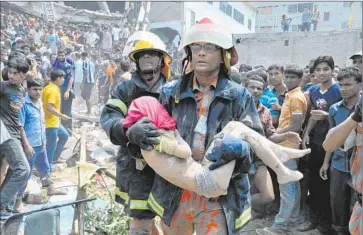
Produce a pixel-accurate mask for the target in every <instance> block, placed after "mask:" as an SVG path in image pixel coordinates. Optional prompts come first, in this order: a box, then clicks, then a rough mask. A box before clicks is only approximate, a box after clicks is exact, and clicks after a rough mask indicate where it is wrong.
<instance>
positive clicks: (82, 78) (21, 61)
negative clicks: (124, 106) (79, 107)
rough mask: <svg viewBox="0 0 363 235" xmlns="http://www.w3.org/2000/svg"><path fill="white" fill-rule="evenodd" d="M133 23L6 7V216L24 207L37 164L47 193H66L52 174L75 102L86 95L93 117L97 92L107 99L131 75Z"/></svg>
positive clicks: (2, 205)
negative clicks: (75, 20) (126, 53)
mask: <svg viewBox="0 0 363 235" xmlns="http://www.w3.org/2000/svg"><path fill="white" fill-rule="evenodd" d="M132 27H133V25H131V24H128V23H123V21H120V24H111V25H98V24H95V23H89V24H87V25H75V24H71V23H67V22H62V21H59V22H46V21H45V20H44V19H42V18H38V17H35V16H32V15H27V14H25V13H22V12H14V11H10V10H8V9H3V8H1V49H0V50H1V60H0V61H1V74H0V79H1V87H0V96H1V104H0V105H1V110H2V111H1V115H0V116H1V123H2V125H4V128H2V129H1V135H2V138H1V148H2V150H1V156H2V157H1V175H0V182H1V183H2V182H3V183H2V184H1V185H2V186H1V201H0V210H1V211H0V216H1V218H7V217H8V216H9V215H10V214H11V213H12V212H19V211H24V210H25V209H26V208H24V206H23V204H22V203H21V202H22V198H23V196H24V191H25V187H26V183H27V181H28V179H29V177H30V172H31V170H32V168H33V167H35V168H36V169H37V171H38V176H39V177H40V180H41V183H42V186H43V187H47V188H48V195H55V194H66V191H65V190H64V189H55V188H54V187H53V183H52V181H51V172H52V171H53V168H54V165H53V163H63V162H64V160H62V159H61V158H60V156H61V154H62V151H63V149H64V146H65V144H66V143H67V141H68V138H69V136H70V135H71V133H72V127H73V124H72V105H73V101H74V99H75V98H76V97H79V98H82V99H83V100H84V101H85V103H86V106H87V113H85V114H87V115H90V114H91V112H92V105H94V104H95V103H92V102H91V95H92V94H97V92H95V90H96V91H97V90H98V95H99V99H98V102H99V103H101V104H102V103H105V102H107V100H108V98H109V96H110V90H112V89H113V88H114V87H115V85H116V84H117V83H118V82H121V81H122V80H126V79H130V78H131V73H130V71H131V68H130V66H132V65H131V64H130V61H129V60H128V59H127V58H125V57H123V56H122V51H123V48H124V45H125V42H126V41H127V39H128V38H129V37H130V34H131V33H132ZM96 84H97V87H96ZM96 88H97V89H96ZM96 102H97V101H96ZM22 149H23V150H22ZM3 156H4V157H3Z"/></svg>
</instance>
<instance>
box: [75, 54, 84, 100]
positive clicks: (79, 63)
mask: <svg viewBox="0 0 363 235" xmlns="http://www.w3.org/2000/svg"><path fill="white" fill-rule="evenodd" d="M75 57H76V60H75V61H74V67H75V72H74V89H75V90H76V97H81V84H82V81H83V60H82V58H81V54H80V53H78V52H76V53H75Z"/></svg>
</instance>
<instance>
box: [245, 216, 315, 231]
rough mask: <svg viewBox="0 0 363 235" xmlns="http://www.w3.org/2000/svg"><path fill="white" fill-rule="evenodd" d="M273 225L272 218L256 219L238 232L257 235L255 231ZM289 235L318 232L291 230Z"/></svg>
mask: <svg viewBox="0 0 363 235" xmlns="http://www.w3.org/2000/svg"><path fill="white" fill-rule="evenodd" d="M272 223H273V218H268V219H257V220H253V221H250V222H249V223H248V224H247V226H246V227H245V228H244V229H243V230H242V231H241V232H240V235H257V233H256V229H262V228H265V227H268V226H271V225H272ZM289 234H290V235H320V232H319V231H318V230H313V231H310V232H304V233H301V232H298V231H296V228H292V230H291V232H290V233H289Z"/></svg>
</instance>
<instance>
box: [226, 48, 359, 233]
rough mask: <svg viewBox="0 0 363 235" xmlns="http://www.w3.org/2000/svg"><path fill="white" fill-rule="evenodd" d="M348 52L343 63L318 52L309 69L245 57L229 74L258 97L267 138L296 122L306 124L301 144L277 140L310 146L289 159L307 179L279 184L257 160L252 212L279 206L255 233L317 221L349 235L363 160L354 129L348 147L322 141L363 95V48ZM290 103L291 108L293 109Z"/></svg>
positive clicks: (283, 230) (302, 227)
mask: <svg viewBox="0 0 363 235" xmlns="http://www.w3.org/2000/svg"><path fill="white" fill-rule="evenodd" d="M350 59H351V60H352V63H353V66H352V67H346V68H341V67H339V66H338V65H336V64H335V63H334V60H333V58H332V57H331V56H319V57H318V58H316V59H313V60H311V61H310V63H309V65H307V66H306V67H305V68H300V67H299V66H296V65H287V66H282V65H278V64H275V65H270V66H269V67H268V68H264V67H263V66H256V67H254V68H252V66H249V65H246V64H242V65H241V66H240V67H239V70H237V69H235V70H234V71H232V74H231V78H232V79H233V80H234V81H235V82H237V83H240V84H242V85H243V86H245V87H246V88H247V89H248V90H249V92H250V93H251V94H253V96H254V97H255V98H256V106H257V110H258V112H259V115H260V120H261V122H262V124H263V127H264V130H265V134H266V137H268V138H269V139H270V136H272V135H273V133H279V132H282V130H286V128H290V127H291V128H293V127H294V126H295V127H296V130H297V132H299V130H300V126H301V125H302V130H303V131H302V132H301V133H300V134H301V139H302V141H301V145H300V146H299V145H297V146H290V145H284V144H283V143H280V144H281V145H282V146H287V147H294V148H310V149H311V154H310V155H309V156H306V157H304V158H302V159H299V161H296V160H293V159H291V160H289V161H288V162H287V163H286V166H287V167H288V168H290V169H291V170H299V171H301V172H302V173H303V175H304V178H303V179H302V180H301V181H300V182H297V183H296V182H293V183H288V184H284V185H279V184H278V183H277V181H276V175H275V173H274V172H273V171H272V170H271V169H269V168H268V167H266V166H265V165H264V164H263V163H262V162H260V161H257V162H256V163H255V169H254V172H253V173H251V174H250V179H251V185H252V191H251V193H252V198H251V199H252V200H251V202H252V210H253V217H254V218H260V217H264V216H265V215H266V214H271V213H272V214H273V213H277V214H276V216H275V220H274V224H273V225H272V226H271V227H268V228H264V229H261V230H257V233H258V234H285V233H286V232H287V231H288V230H289V228H292V227H298V230H299V231H302V232H303V231H310V230H313V229H315V228H317V229H318V230H319V231H320V232H321V234H350V233H349V230H348V224H349V219H350V216H351V213H352V208H353V205H354V204H352V202H353V203H356V201H357V200H356V196H355V194H357V192H356V193H354V190H352V187H351V180H352V176H351V174H352V175H353V177H356V178H357V177H358V184H357V185H359V182H360V184H361V183H362V178H359V176H358V175H357V173H356V172H357V171H359V168H357V167H358V166H357V164H353V163H352V161H353V159H358V157H355V155H356V154H358V153H356V152H355V150H354V149H355V147H354V146H355V137H356V135H357V134H356V132H355V131H353V132H354V133H353V132H352V136H350V137H349V138H348V140H347V141H346V143H345V144H344V146H341V148H339V149H338V150H336V151H334V152H325V151H324V148H323V142H324V140H325V138H326V136H327V134H328V132H329V130H330V129H332V128H334V127H336V126H337V125H339V124H341V123H342V122H344V121H345V120H347V119H348V118H350V116H351V114H352V113H353V112H354V108H355V106H356V105H357V104H358V102H359V100H361V91H360V86H361V83H362V74H361V72H360V71H363V64H362V52H361V51H360V52H357V53H355V54H353V55H352V56H351V57H350ZM361 105H362V104H361V103H360V106H361ZM287 110H290V111H291V110H293V115H292V116H290V114H289V112H288V111H287ZM294 115H296V116H294ZM287 120H289V121H288V122H287ZM291 130H292V129H291ZM296 130H293V131H296ZM271 141H272V138H271ZM357 143H358V142H357ZM357 156H358V155H357ZM352 167H354V168H355V169H354V170H352V169H351V168H352ZM358 201H359V199H358ZM360 202H361V196H360ZM276 209H277V210H276ZM358 213H359V212H358ZM358 234H359V233H358Z"/></svg>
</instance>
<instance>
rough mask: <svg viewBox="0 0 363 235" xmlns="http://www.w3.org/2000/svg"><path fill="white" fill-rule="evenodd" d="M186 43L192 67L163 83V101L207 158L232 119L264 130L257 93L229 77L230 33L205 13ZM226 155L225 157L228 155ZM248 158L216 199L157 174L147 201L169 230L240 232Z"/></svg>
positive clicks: (195, 153) (195, 152)
mask: <svg viewBox="0 0 363 235" xmlns="http://www.w3.org/2000/svg"><path fill="white" fill-rule="evenodd" d="M181 47H182V48H183V49H184V50H185V52H186V55H187V57H186V59H185V61H186V62H187V63H188V64H189V66H185V67H184V73H183V76H182V78H181V79H177V80H175V81H172V82H170V83H168V84H166V85H164V86H163V88H162V91H161V93H160V101H161V103H162V104H163V105H164V106H165V108H166V110H168V111H169V113H170V114H171V115H172V116H173V117H174V118H175V120H176V123H177V128H178V130H179V132H180V135H181V137H182V138H183V139H184V140H185V141H186V142H187V143H188V144H189V146H191V148H192V157H193V159H194V160H195V161H201V160H202V159H203V157H204V154H205V151H206V149H207V148H208V147H209V145H210V144H211V142H212V141H213V138H214V136H215V135H216V134H218V133H219V132H220V131H221V130H222V129H223V128H224V126H225V125H226V124H227V123H228V122H229V121H232V120H234V121H241V122H243V123H245V124H246V125H248V126H249V127H250V128H252V129H254V130H255V131H257V132H259V133H261V134H263V129H262V125H261V122H260V120H259V116H258V114H257V110H256V107H255V103H254V99H253V97H252V96H251V95H250V93H248V92H247V90H246V89H245V88H244V87H241V86H240V85H239V84H237V83H235V82H233V81H231V80H230V78H229V74H230V69H231V66H233V65H235V64H236V63H237V60H238V56H237V53H236V50H235V48H234V46H233V40H232V35H231V33H229V32H228V31H227V30H226V29H224V28H223V27H222V26H220V25H217V24H214V23H213V22H212V21H211V20H209V19H206V18H205V19H203V20H201V21H199V23H198V24H196V25H194V26H192V27H191V28H190V29H187V30H186V32H185V35H184V38H183V39H182V43H181ZM186 70H188V71H189V72H186ZM244 146H247V147H246V148H245V149H243V151H242V152H245V153H249V144H248V143H246V142H245V143H244ZM242 155H243V154H241V156H242ZM221 157H222V158H223V159H224V155H223V154H221ZM244 157H245V156H244ZM207 158H208V159H209V157H208V156H207ZM244 159H245V160H240V159H237V163H236V168H235V174H234V177H233V178H232V179H231V182H230V185H229V188H228V193H227V195H225V196H220V197H218V198H214V199H207V198H205V197H203V196H201V195H198V194H197V193H194V192H190V191H187V190H183V189H181V188H179V187H177V186H175V185H173V184H171V183H169V182H168V181H166V180H165V179H163V178H161V177H160V176H158V175H156V176H155V179H154V186H153V188H152V191H151V193H150V196H149V200H148V205H149V207H150V208H151V209H152V210H153V211H154V212H155V213H156V214H158V215H159V216H160V217H161V218H162V220H163V222H164V223H163V226H162V228H163V232H164V234H168V235H173V234H183V235H192V234H193V233H194V232H195V233H196V234H197V235H204V234H209V235H211V234H215V235H217V234H218V235H223V234H237V233H238V231H239V230H240V229H241V228H242V227H243V226H244V225H245V224H246V223H247V222H248V221H249V220H250V218H251V209H250V204H249V199H248V198H249V183H248V176H247V174H245V173H247V172H248V171H249V166H250V164H251V162H250V161H251V160H250V157H247V158H244ZM246 159H248V162H246ZM209 160H211V161H215V159H209ZM221 162H228V161H227V160H226V161H221ZM246 166H248V167H246Z"/></svg>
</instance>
